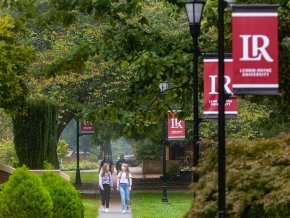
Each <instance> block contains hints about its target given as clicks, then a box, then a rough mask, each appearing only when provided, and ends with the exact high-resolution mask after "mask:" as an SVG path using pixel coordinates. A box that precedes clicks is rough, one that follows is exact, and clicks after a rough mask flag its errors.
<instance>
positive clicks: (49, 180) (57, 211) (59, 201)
mask: <svg viewBox="0 0 290 218" xmlns="http://www.w3.org/2000/svg"><path fill="white" fill-rule="evenodd" d="M42 181H43V184H44V186H45V187H46V189H47V190H48V191H49V193H50V196H51V199H52V201H53V209H52V211H53V215H52V217H54V218H67V217H71V218H82V217H84V207H83V204H82V201H81V199H80V196H79V193H78V192H77V190H76V189H75V188H74V187H73V186H72V185H71V184H70V183H69V182H67V181H66V180H64V179H63V178H61V177H60V176H58V175H56V174H54V173H45V174H43V176H42Z"/></svg>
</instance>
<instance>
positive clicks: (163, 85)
mask: <svg viewBox="0 0 290 218" xmlns="http://www.w3.org/2000/svg"><path fill="white" fill-rule="evenodd" d="M168 86H169V85H168V82H164V83H160V85H159V88H160V92H161V94H162V95H166V90H167V89H168ZM165 137H166V136H165V118H164V119H163V121H162V154H163V170H162V172H163V196H162V202H163V203H168V199H167V191H166V189H167V181H166V143H165Z"/></svg>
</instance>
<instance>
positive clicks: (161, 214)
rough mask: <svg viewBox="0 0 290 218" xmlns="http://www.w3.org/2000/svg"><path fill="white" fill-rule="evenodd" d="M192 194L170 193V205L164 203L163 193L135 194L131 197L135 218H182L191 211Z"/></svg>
mask: <svg viewBox="0 0 290 218" xmlns="http://www.w3.org/2000/svg"><path fill="white" fill-rule="evenodd" d="M192 198H193V194H192V193H168V201H169V204H164V203H162V202H161V201H162V193H161V192H160V193H134V192H132V195H131V199H132V200H131V209H132V214H133V218H152V217H158V218H168V217H174V218H181V217H183V216H184V214H185V213H186V211H188V210H189V208H190V205H191V202H192Z"/></svg>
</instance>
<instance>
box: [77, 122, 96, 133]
mask: <svg viewBox="0 0 290 218" xmlns="http://www.w3.org/2000/svg"><path fill="white" fill-rule="evenodd" d="M80 133H81V134H94V133H95V126H94V125H93V124H92V123H88V122H82V123H81V128H80Z"/></svg>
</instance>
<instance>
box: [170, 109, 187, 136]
mask: <svg viewBox="0 0 290 218" xmlns="http://www.w3.org/2000/svg"><path fill="white" fill-rule="evenodd" d="M167 129H168V139H169V140H180V139H184V138H185V121H184V120H178V117H177V112H171V111H169V112H168V124H167Z"/></svg>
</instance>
